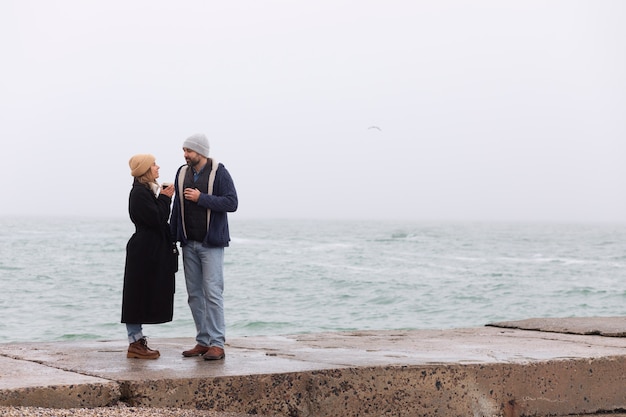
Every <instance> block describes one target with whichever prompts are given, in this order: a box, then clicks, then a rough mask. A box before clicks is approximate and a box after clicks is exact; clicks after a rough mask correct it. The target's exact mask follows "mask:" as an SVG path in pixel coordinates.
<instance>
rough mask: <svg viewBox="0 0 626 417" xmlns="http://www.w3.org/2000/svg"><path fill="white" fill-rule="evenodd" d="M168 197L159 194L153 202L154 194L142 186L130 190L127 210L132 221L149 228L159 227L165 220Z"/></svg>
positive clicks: (167, 211)
mask: <svg viewBox="0 0 626 417" xmlns="http://www.w3.org/2000/svg"><path fill="white" fill-rule="evenodd" d="M169 206H170V198H169V197H167V196H165V195H160V196H159V197H158V198H157V201H156V203H155V198H154V195H153V194H152V192H151V191H150V190H148V189H147V188H145V187H143V186H135V187H133V190H132V191H131V195H130V199H129V206H128V211H129V213H130V217H131V219H132V220H133V222H134V223H135V224H137V225H142V226H144V227H148V228H151V229H160V228H161V226H162V225H163V223H164V222H165V223H166V222H167V217H168V215H169Z"/></svg>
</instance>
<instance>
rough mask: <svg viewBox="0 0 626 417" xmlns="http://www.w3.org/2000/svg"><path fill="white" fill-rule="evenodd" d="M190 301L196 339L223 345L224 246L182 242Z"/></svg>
mask: <svg viewBox="0 0 626 417" xmlns="http://www.w3.org/2000/svg"><path fill="white" fill-rule="evenodd" d="M182 249H183V268H184V271H185V284H186V285H187V295H188V299H187V302H188V303H189V308H190V309H191V315H192V316H193V321H194V323H195V324H196V332H197V334H196V342H197V343H198V344H200V345H203V346H217V347H220V348H222V349H223V348H224V342H225V341H226V324H225V321H224V296H223V293H224V248H205V247H204V246H202V243H200V242H196V241H189V242H187V244H186V245H185V246H183V248H182Z"/></svg>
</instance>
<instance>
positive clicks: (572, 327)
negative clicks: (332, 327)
mask: <svg viewBox="0 0 626 417" xmlns="http://www.w3.org/2000/svg"><path fill="white" fill-rule="evenodd" d="M625 334H626V318H623V317H598V318H580V319H574V318H571V319H529V320H524V321H519V322H507V323H494V324H490V325H488V326H485V327H479V328H469V329H452V330H412V331H363V332H341V333H321V334H303V335H291V336H280V337H241V338H233V339H230V340H229V341H228V344H227V346H226V359H225V360H223V361H216V362H211V361H205V360H203V359H201V358H197V357H196V358H184V357H182V355H181V352H182V351H183V350H185V349H188V348H190V347H192V346H193V345H194V344H195V342H194V340H193V338H184V339H150V341H149V343H150V346H151V347H153V348H155V349H158V350H160V352H161V357H160V358H159V359H157V360H137V359H127V358H126V355H125V354H126V349H127V346H128V345H127V343H126V341H125V340H121V339H120V340H115V341H84V342H55V343H33V344H24V343H19V344H4V345H0V406H37V407H55V408H75V407H83V408H85V407H88V408H91V407H103V406H111V405H115V404H118V403H120V402H123V403H126V404H128V405H131V406H135V407H159V408H164V407H172V408H190V409H202V410H215V411H223V412H233V413H242V414H251V415H266V416H299V417H308V416H315V417H325V416H504V417H518V416H548V415H550V416H565V415H588V414H600V413H603V412H619V411H622V412H623V411H624V410H626V372H625V371H626V338H624V337H622V336H624V335H625ZM613 415H615V414H613Z"/></svg>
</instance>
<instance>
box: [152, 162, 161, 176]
mask: <svg viewBox="0 0 626 417" xmlns="http://www.w3.org/2000/svg"><path fill="white" fill-rule="evenodd" d="M159 168H161V167H160V166H158V165H157V164H156V161H155V162H154V163H153V164H152V166H151V167H150V173H151V174H152V178H153V179H155V180H156V179H157V178H159Z"/></svg>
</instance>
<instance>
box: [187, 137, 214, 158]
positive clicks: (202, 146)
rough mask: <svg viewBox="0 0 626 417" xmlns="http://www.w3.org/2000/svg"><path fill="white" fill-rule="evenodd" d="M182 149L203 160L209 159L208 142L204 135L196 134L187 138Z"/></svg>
mask: <svg viewBox="0 0 626 417" xmlns="http://www.w3.org/2000/svg"><path fill="white" fill-rule="evenodd" d="M183 148H187V149H191V150H192V151H195V152H197V153H199V154H200V155H202V156H204V157H205V158H208V157H209V140H208V139H207V138H206V136H205V135H204V133H196V134H195V135H191V136H189V137H188V138H187V140H186V141H185V142H183Z"/></svg>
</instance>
